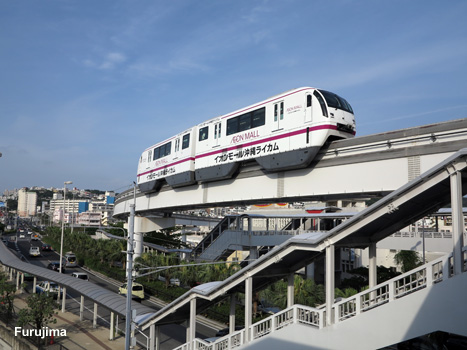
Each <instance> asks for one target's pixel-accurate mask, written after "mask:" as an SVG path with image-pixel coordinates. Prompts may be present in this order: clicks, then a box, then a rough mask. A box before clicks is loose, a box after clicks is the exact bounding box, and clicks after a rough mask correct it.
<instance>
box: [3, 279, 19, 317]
mask: <svg viewBox="0 0 467 350" xmlns="http://www.w3.org/2000/svg"><path fill="white" fill-rule="evenodd" d="M15 291H16V287H15V286H14V285H13V284H11V283H7V276H6V275H5V274H4V273H1V274H0V313H1V314H3V315H4V316H5V322H6V323H7V324H8V323H9V322H10V320H11V319H12V317H13V314H14V309H13V300H14V298H15Z"/></svg>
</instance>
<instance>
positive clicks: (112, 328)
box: [109, 312, 115, 340]
mask: <svg viewBox="0 0 467 350" xmlns="http://www.w3.org/2000/svg"><path fill="white" fill-rule="evenodd" d="M114 335H115V315H114V313H113V312H110V334H109V340H114Z"/></svg>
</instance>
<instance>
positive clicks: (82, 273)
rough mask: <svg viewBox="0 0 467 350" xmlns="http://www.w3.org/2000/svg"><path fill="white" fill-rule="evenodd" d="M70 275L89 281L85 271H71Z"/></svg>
mask: <svg viewBox="0 0 467 350" xmlns="http://www.w3.org/2000/svg"><path fill="white" fill-rule="evenodd" d="M71 276H72V277H75V278H79V279H80V280H84V281H89V277H88V274H87V273H85V272H73V273H72V274H71Z"/></svg>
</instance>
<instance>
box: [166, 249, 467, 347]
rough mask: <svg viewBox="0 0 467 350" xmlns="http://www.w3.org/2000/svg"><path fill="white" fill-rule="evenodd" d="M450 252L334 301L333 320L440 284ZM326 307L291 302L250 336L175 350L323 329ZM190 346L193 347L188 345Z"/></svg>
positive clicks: (449, 267) (449, 269) (199, 342)
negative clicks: (294, 329) (296, 327)
mask: <svg viewBox="0 0 467 350" xmlns="http://www.w3.org/2000/svg"><path fill="white" fill-rule="evenodd" d="M462 251H463V258H464V270H463V272H464V273H466V272H467V269H466V268H467V247H464V248H463V250H462ZM452 270H453V266H452V253H451V254H449V255H446V256H444V257H441V258H439V259H436V260H433V261H431V262H429V263H427V264H425V265H422V266H419V267H417V268H415V269H413V270H411V271H409V272H406V273H404V274H402V275H399V276H397V277H395V278H393V279H391V280H389V281H386V282H383V283H380V284H379V285H377V286H375V287H373V288H370V289H367V290H365V291H363V292H360V293H358V294H355V295H353V296H351V297H349V298H347V299H344V300H341V301H339V302H336V303H334V305H333V307H332V312H333V322H334V323H339V322H343V321H345V320H347V319H349V318H352V317H355V316H357V315H359V314H360V313H363V312H368V311H370V310H372V309H374V308H377V307H379V306H381V305H384V304H386V303H388V302H392V301H394V300H397V299H399V298H403V297H404V296H406V295H409V294H412V293H416V292H417V291H419V290H422V289H424V288H427V287H431V286H433V285H435V284H437V283H441V282H443V281H445V280H447V279H448V278H450V277H452V275H453V272H452ZM325 320H326V310H325V309H324V308H312V307H309V306H303V305H298V304H296V305H293V306H292V307H289V308H287V309H285V310H282V311H280V312H278V313H276V314H274V315H272V316H270V317H268V318H265V319H263V320H261V321H259V322H257V323H255V324H253V325H252V326H251V327H250V329H249V330H250V331H249V334H250V339H246V337H245V330H244V329H243V330H240V331H237V332H234V333H231V334H228V335H226V336H224V337H222V338H220V339H218V340H216V341H215V342H213V343H208V342H205V341H204V340H201V339H195V340H194V341H193V342H192V344H189V343H186V344H183V345H181V346H179V347H177V348H175V349H174V350H189V349H197V350H224V349H225V350H227V349H234V348H237V347H239V346H241V345H243V344H246V343H248V342H250V341H252V340H254V339H258V338H261V337H264V336H267V335H268V334H270V333H272V332H274V331H276V330H279V329H281V328H284V327H287V326H289V325H292V324H304V325H308V326H310V327H313V328H316V329H322V328H324V327H325V326H326V325H325ZM190 345H193V347H190Z"/></svg>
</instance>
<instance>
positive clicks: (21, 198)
mask: <svg viewBox="0 0 467 350" xmlns="http://www.w3.org/2000/svg"><path fill="white" fill-rule="evenodd" d="M36 209H37V193H36V192H28V191H27V189H26V188H22V189H20V190H19V191H18V216H20V217H22V218H27V217H30V216H34V215H36Z"/></svg>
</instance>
